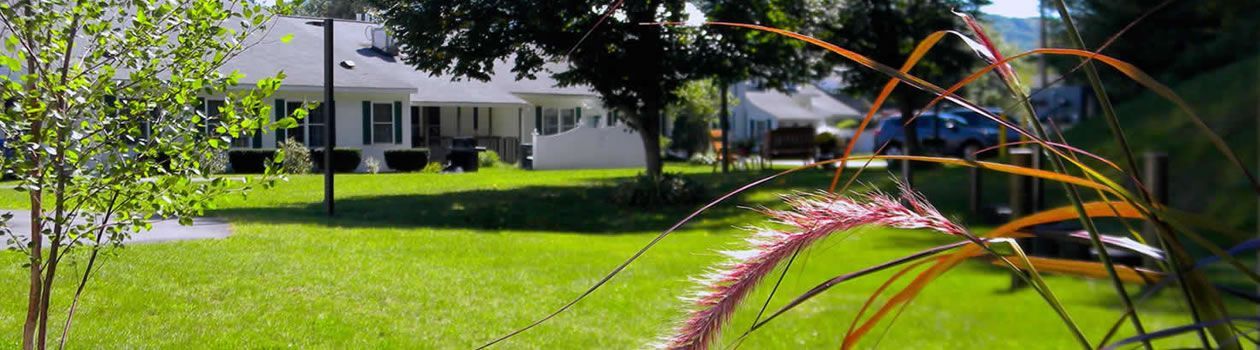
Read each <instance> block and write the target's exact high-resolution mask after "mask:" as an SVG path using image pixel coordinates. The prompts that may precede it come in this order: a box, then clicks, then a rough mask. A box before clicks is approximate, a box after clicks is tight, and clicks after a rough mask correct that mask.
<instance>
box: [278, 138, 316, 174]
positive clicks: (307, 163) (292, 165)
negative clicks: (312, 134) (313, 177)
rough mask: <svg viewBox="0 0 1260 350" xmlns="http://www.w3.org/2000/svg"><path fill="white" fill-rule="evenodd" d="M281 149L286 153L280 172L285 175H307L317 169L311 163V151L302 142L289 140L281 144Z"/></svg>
mask: <svg viewBox="0 0 1260 350" xmlns="http://www.w3.org/2000/svg"><path fill="white" fill-rule="evenodd" d="M280 149H281V150H283V151H284V160H283V161H281V162H280V170H281V171H283V172H284V173H285V174H306V173H309V172H311V170H312V169H314V168H315V166H314V165H313V164H312V163H311V150H310V149H309V148H306V145H303V144H302V143H301V142H297V140H294V139H287V140H284V141H281V142H280Z"/></svg>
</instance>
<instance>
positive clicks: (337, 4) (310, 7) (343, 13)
mask: <svg viewBox="0 0 1260 350" xmlns="http://www.w3.org/2000/svg"><path fill="white" fill-rule="evenodd" d="M371 11H372V1H371V0H310V1H306V2H303V3H302V5H301V6H298V7H297V8H296V9H294V11H293V12H294V14H297V15H302V16H310V17H330V18H341V19H356V18H355V16H356V15H359V14H363V13H369V12H371Z"/></svg>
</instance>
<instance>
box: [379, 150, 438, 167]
mask: <svg viewBox="0 0 1260 350" xmlns="http://www.w3.org/2000/svg"><path fill="white" fill-rule="evenodd" d="M428 164H429V150H428V149H426V148H417V149H395V150H388V151H385V165H386V166H389V168H390V169H394V171H417V170H421V169H424V168H425V166H427V165H428Z"/></svg>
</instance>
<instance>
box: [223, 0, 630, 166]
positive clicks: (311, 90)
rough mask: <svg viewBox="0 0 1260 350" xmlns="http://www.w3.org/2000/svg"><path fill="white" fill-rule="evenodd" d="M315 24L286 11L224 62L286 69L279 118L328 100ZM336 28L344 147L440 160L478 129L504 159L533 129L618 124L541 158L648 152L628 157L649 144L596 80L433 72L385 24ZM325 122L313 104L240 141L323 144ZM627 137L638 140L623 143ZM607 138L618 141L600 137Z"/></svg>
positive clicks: (251, 71)
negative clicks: (399, 49)
mask: <svg viewBox="0 0 1260 350" xmlns="http://www.w3.org/2000/svg"><path fill="white" fill-rule="evenodd" d="M316 23H317V20H315V19H312V18H304V17H291V16H282V17H278V18H277V19H275V22H274V24H273V27H272V28H271V29H270V30H269V31H267V33H266V34H262V35H266V36H265V37H263V38H262V40H261V41H260V42H259V43H258V44H257V45H255V46H253V47H250V48H249V49H247V50H245V51H244V52H242V53H241V54H240V55H239V56H237V57H236V58H234V59H232V60H231V61H229V62H228V63H227V65H226V66H225V67H224V69H225V70H228V71H230V70H233V69H235V70H239V71H240V72H241V73H244V74H245V76H246V79H244V80H242V81H241V83H242V84H252V83H254V82H255V81H256V80H257V79H260V78H262V77H267V76H271V75H274V74H276V73H277V72H279V71H284V72H285V74H286V76H287V78H286V79H285V80H284V82H283V84H282V86H281V88H280V90H279V91H278V92H277V93H276V94H275V95H274V99H275V100H274V103H275V107H276V108H275V114H276V117H280V116H282V115H286V114H287V113H289V112H291V111H292V110H293V109H295V108H298V107H299V106H301V105H302V103H303V102H304V101H317V102H318V101H322V99H323V93H322V91H323V90H322V89H323V84H324V75H323V69H324V68H323V67H324V62H323V54H322V53H323V49H324V48H323V33H324V32H323V28H322V27H321V26H319V25H318V24H316ZM334 26H335V30H334V33H335V34H334V35H335V37H334V44H333V46H334V52H333V57H334V59H335V61H336V62H338V65H337V67H336V68H335V73H334V85H335V94H334V96H333V97H334V108H335V109H336V116H337V120H336V128H337V130H336V133H337V140H336V141H337V142H336V147H339V148H340V147H345V148H356V149H361V150H362V151H363V155H364V157H376V158H377V159H382V157H383V153H384V151H386V150H390V149H406V148H429V149H431V150H432V152H433V155H434V158H435V159H437V160H441V159H443V158H444V157H445V154H446V152H447V150H448V149H449V147H450V145H451V139H452V138H456V137H472V138H475V139H476V140H477V143H478V145H480V146H484V147H486V148H487V149H489V150H494V151H496V152H498V153H499V154H500V156H501V157H502V158H503V159H504V160H505V161H508V162H515V161H517V160H519V159H520V158H521V156H522V155H521V144H522V143H533V142H535V141H534V139H535V137H536V135H535V134H537V137H539V138H540V139H546V140H544V141H543V142H544V143H545V142H548V141H550V140H549V138H552V137H553V136H555V137H558V138H564V137H563V136H562V134H566V133H568V132H570V131H574V130H577V129H584V128H585V129H610V130H611V131H615V132H618V133H622V134H631V136H634V137H633V138H615V139H608V138H595V139H592V140H590V141H585V143H580V142H579V144H577V145H574V147H581V148H580V149H581V150H582V152H583V153H584V154H583V155H584V156H583V157H577V158H581V159H555V158H556V157H569V158H574V157H573V156H572V155H566V154H560V153H557V152H551V153H545V152H536V154H535V162H536V163H539V162H540V161H541V163H545V164H555V163H557V162H558V163H562V164H564V166H563V167H566V168H575V167H577V168H580V167H633V166H640V165H641V164H642V162H643V161H642V158H643V157H642V156H641V155H642V153H641V152H640V153H639V155H640V156H639V159H637V160H631V159H628V157H625V156H621V155H620V154H621V153H624V152H622V151H621V149H623V148H634V149H641V148H642V147H641V145H640V144H639V141H638V137H637V135H635V134H632V133H633V131H631V130H629V129H628V128H626V127H625V126H624V125H622V124H620V123H617V122H616V121H615V119H614V118H611V117H610V113H609V112H608V111H607V110H606V109H605V108H604V107H603V105H602V103H600V101H599V98H598V96H597V95H596V94H595V93H594V92H593V91H591V90H590V89H588V88H584V87H564V88H561V87H556V82H555V81H554V80H552V79H551V77H550V74H549V72H542V73H540V74H538V75H537V76H538V78H537V79H534V80H523V81H517V80H516V79H515V74H514V73H512V72H510V69H511V65H510V64H508V63H506V62H502V64H498V65H496V67H495V68H496V72H495V74H494V75H493V79H492V80H491V81H488V82H481V81H452V79H451V77H447V76H436V77H435V76H430V75H428V74H427V73H423V72H418V71H416V70H415V69H414V68H413V67H411V66H409V65H407V64H405V63H403V62H402V60H401V57H397V56H396V55H394V54H391V52H396V50H395V48H394V47H391V45H392V43H391V42H390V41H391V40H390V39H389V38H387V37H386V36H385V35H384V32H383V31H382V30H381V29H380V25H379V24H376V23H369V22H361V21H352V20H337V21H336V22H335V24H334ZM286 34H292V35H293V37H292V40H291V41H290V42H288V43H282V42H281V41H280V37H281V36H283V35H286ZM221 103H222V97H221V96H206V97H205V99H204V102H203V104H204V106H203V107H204V108H205V109H206V111H207V113H209V114H214V113H217V108H216V107H215V106H216V104H221ZM326 125H327V124H326V121H325V118H324V117H323V115H322V111H320V110H314V111H311V115H310V116H309V117H308V118H306V119H305V120H303V121H302V122H301V125H300V126H298V127H297V128H294V129H289V130H284V131H280V132H277V133H274V134H267V135H259V136H255V137H252V138H242V139H239V140H236V141H235V142H233V146H234V147H238V148H273V147H276V145H277V143H278V141H281V140H283V139H285V138H292V139H294V140H297V141H300V142H302V143H304V144H306V145H308V146H310V147H323V146H324V145H325V142H324V140H323V130H324V128H325V127H326ZM627 139H633V140H634V143H633V144H624V143H625V142H627V141H626V140H627ZM601 140H611V141H615V142H617V144H598V143H593V142H599V141H601ZM601 152H610V153H609V157H600V154H601ZM592 155H594V157H592ZM540 158H542V159H540ZM584 159H594V160H593V161H586V162H583V161H582V160H584ZM609 159H612V160H614V161H612V162H610V161H609Z"/></svg>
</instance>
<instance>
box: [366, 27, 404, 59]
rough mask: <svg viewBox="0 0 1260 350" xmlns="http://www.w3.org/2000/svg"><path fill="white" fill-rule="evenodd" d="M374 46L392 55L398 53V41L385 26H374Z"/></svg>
mask: <svg viewBox="0 0 1260 350" xmlns="http://www.w3.org/2000/svg"><path fill="white" fill-rule="evenodd" d="M372 48H374V49H376V50H377V51H380V52H383V53H385V54H387V55H390V56H395V55H398V42H396V41H394V37H392V36H390V35H389V33H388V32H386V31H385V28H383V27H373V28H372Z"/></svg>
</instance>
